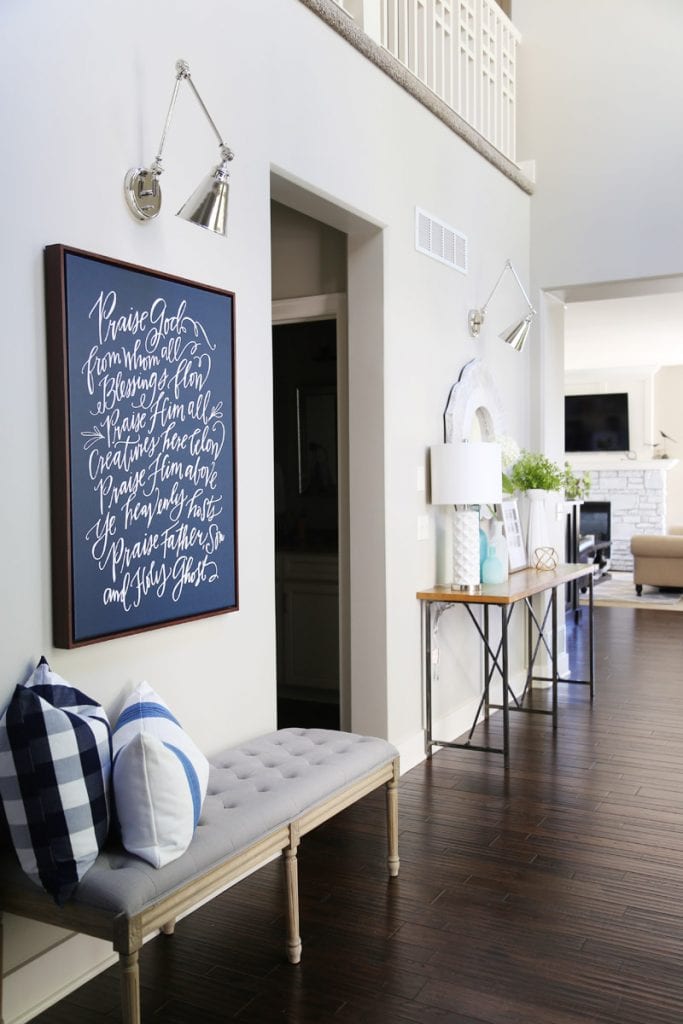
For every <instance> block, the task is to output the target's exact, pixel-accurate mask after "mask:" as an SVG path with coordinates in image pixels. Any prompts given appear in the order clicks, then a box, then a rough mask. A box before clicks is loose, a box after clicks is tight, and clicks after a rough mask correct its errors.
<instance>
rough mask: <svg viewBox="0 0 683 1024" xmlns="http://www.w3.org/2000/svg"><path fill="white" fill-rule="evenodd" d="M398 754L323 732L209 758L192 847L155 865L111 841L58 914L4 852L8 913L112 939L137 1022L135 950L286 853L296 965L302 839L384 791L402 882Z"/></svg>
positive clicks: (1, 865) (394, 870)
mask: <svg viewBox="0 0 683 1024" xmlns="http://www.w3.org/2000/svg"><path fill="white" fill-rule="evenodd" d="M397 781H398V751H397V750H396V748H395V747H393V746H392V745H391V744H390V743H387V742H386V741H385V740H381V739H375V738H373V737H368V736H360V735H357V734H354V733H343V732H336V731H331V730H324V729H282V730H279V731H278V732H274V733H271V734H269V735H267V736H262V737H259V738H258V739H255V740H252V741H250V742H248V743H244V744H242V745H241V746H239V747H236V748H233V749H230V750H226V751H224V752H223V753H221V754H219V755H218V756H216V757H214V758H212V759H211V772H210V776H209V786H208V791H207V796H206V799H205V801H204V805H203V808H202V814H201V817H200V820H199V824H198V826H197V829H196V832H195V835H194V837H193V839H192V842H191V844H190V846H189V848H188V850H187V851H186V852H185V853H184V854H183V855H182V856H181V857H179V858H178V859H177V860H174V861H172V862H171V863H170V864H167V865H165V866H164V867H162V868H158V869H155V868H153V867H152V866H151V865H150V864H148V863H147V862H145V861H143V860H141V859H139V858H138V857H135V856H133V855H131V854H128V853H127V852H126V851H125V850H123V849H122V848H121V847H119V846H117V845H114V844H111V845H110V846H108V847H107V848H106V849H105V850H104V851H103V852H102V853H101V854H100V856H99V857H98V859H97V861H96V862H95V864H94V865H93V867H92V868H91V869H90V870H89V871H88V872H87V874H86V875H85V876H84V878H83V879H82V880H81V882H80V883H79V885H78V887H77V889H76V891H75V893H74V896H73V898H72V899H71V900H69V902H68V903H67V904H66V905H65V906H64V907H62V908H59V907H56V906H55V905H54V903H53V902H52V900H51V899H50V898H49V897H48V896H47V895H46V894H45V893H44V892H42V891H41V890H40V889H38V888H37V886H35V885H34V884H33V883H32V882H31V881H30V880H29V879H28V878H27V877H26V876H25V875H24V873H23V872H22V870H21V868H20V867H19V863H18V861H17V860H16V857H15V856H14V853H13V851H2V853H1V854H0V910H6V911H8V912H11V913H13V914H19V915H22V916H26V917H32V918H34V919H36V920H41V921H46V922H47V923H51V924H59V925H61V926H62V927H65V928H70V929H73V930H75V931H81V932H84V933H85V934H90V935H95V936H97V937H99V938H109V939H111V941H112V942H113V945H114V948H115V949H116V950H117V951H118V952H119V954H120V957H121V960H122V968H123V986H122V995H123V1004H124V1015H123V1019H124V1021H125V1022H126V1024H137V1022H138V1021H139V1019H140V1018H139V981H138V969H137V954H138V950H139V948H140V946H141V945H142V940H143V938H144V937H145V936H147V935H149V934H151V933H152V932H153V931H156V930H157V929H159V928H160V927H161V928H162V930H164V931H166V932H167V933H170V932H171V931H172V930H173V922H174V920H175V917H176V916H177V915H178V914H180V913H183V912H185V911H187V910H189V909H191V908H192V907H193V906H194V905H196V904H197V903H199V902H200V901H203V900H205V899H206V898H207V897H209V896H211V895H216V894H217V893H218V892H219V891H221V890H222V889H224V888H225V887H226V885H228V884H230V882H231V881H233V880H234V879H235V878H238V877H239V876H240V875H241V874H244V873H245V872H247V871H249V870H252V869H255V868H257V867H259V866H262V865H263V864H264V863H266V862H267V861H268V860H270V859H272V857H273V856H275V855H276V854H277V853H283V854H284V857H285V869H286V879H287V893H288V910H289V914H288V937H287V949H288V956H289V959H290V961H292V962H298V960H299V959H300V955H301V941H300V938H299V933H298V893H297V878H296V850H297V846H298V844H299V840H300V837H301V836H302V835H304V834H305V833H306V832H308V831H310V830H311V829H312V828H314V827H315V826H316V825H318V824H320V823H322V822H323V821H325V820H327V819H328V818H330V817H332V815H334V814H336V813H337V812H338V811H340V810H342V809H343V808H344V807H348V806H349V805H350V804H351V803H353V802H355V801H356V800H358V799H360V798H361V797H362V796H364V795H366V793H369V792H371V791H372V790H373V789H376V788H377V787H378V786H380V785H383V784H385V785H386V786H387V815H388V839H389V873H390V875H396V874H398V863H399V862H398V814H397V788H396V787H397Z"/></svg>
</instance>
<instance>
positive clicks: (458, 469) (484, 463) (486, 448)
mask: <svg viewBox="0 0 683 1024" xmlns="http://www.w3.org/2000/svg"><path fill="white" fill-rule="evenodd" d="M430 455H431V485H432V505H455V506H458V505H460V506H465V507H464V508H459V509H458V508H456V510H455V514H454V517H453V582H452V586H453V587H454V588H455V589H458V590H470V591H473V590H476V589H478V587H479V585H480V583H481V579H480V571H479V509H478V507H477V508H471V507H469V506H472V505H475V506H479V505H495V504H496V503H497V502H500V501H501V499H502V479H503V475H502V474H503V470H502V461H501V453H500V445H499V444H494V443H493V442H489V441H460V442H458V441H456V442H454V443H451V444H437V445H432V447H431V449H430Z"/></svg>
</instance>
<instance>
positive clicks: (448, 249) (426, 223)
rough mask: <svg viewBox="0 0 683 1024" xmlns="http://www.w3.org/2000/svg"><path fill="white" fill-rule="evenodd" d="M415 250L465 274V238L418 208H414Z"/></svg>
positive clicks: (459, 232)
mask: <svg viewBox="0 0 683 1024" xmlns="http://www.w3.org/2000/svg"><path fill="white" fill-rule="evenodd" d="M415 248H416V249H417V251H418V252H423V253H424V254H425V256H431V257H432V259H435V260H438V261H439V262H440V263H445V264H446V265H447V266H449V267H453V268H454V269H455V270H459V271H460V273H461V274H466V273H467V237H466V236H465V235H463V234H462V232H461V231H456V230H455V228H452V227H451V226H450V225H449V224H445V223H444V222H443V221H442V220H439V218H438V217H434V216H432V214H431V213H427V211H426V210H421V209H420V207H419V206H416V207H415Z"/></svg>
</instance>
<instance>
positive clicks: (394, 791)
mask: <svg viewBox="0 0 683 1024" xmlns="http://www.w3.org/2000/svg"><path fill="white" fill-rule="evenodd" d="M398 775H399V762H398V758H397V759H396V760H395V761H394V777H393V779H391V781H390V782H387V841H388V846H389V857H388V864H389V875H390V876H391V878H396V876H397V875H398V869H399V865H400V861H399V859H398Z"/></svg>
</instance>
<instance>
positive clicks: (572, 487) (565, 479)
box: [562, 462, 591, 501]
mask: <svg viewBox="0 0 683 1024" xmlns="http://www.w3.org/2000/svg"><path fill="white" fill-rule="evenodd" d="M562 486H563V487H564V496H565V498H566V499H567V501H579V500H582V499H583V498H587V497H588V495H589V494H590V489H591V478H590V473H583V474H581V475H580V476H579V475H578V474H576V473H575V472H574V470H573V469H572V467H571V466H570V465H569V463H568V462H565V464H564V472H563V473H562Z"/></svg>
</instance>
